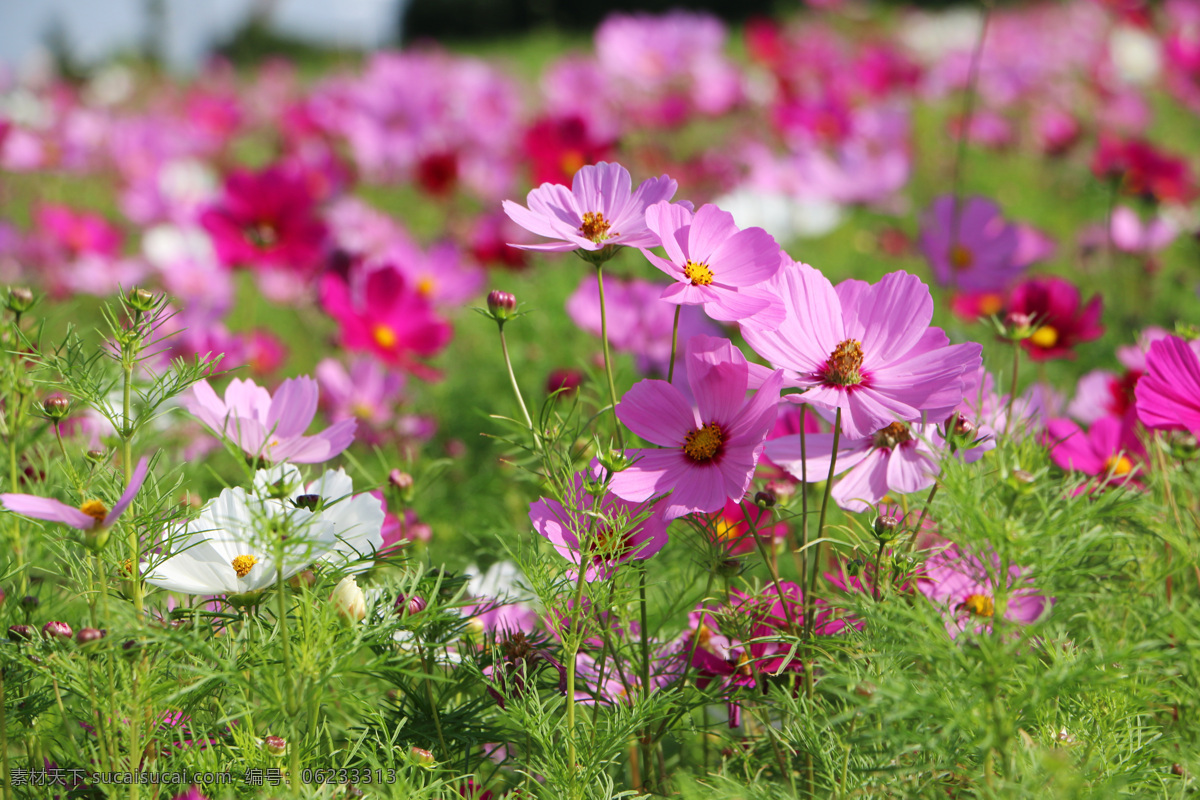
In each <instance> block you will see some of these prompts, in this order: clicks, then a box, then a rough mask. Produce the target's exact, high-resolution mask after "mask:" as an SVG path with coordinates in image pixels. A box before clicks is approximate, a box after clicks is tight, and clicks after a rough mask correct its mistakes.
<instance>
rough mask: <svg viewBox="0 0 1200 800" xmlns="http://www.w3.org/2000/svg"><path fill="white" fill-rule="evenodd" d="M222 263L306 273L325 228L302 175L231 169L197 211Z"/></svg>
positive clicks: (315, 258)
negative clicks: (222, 185) (211, 198)
mask: <svg viewBox="0 0 1200 800" xmlns="http://www.w3.org/2000/svg"><path fill="white" fill-rule="evenodd" d="M200 224H201V225H203V226H204V229H205V230H207V231H208V233H209V235H210V236H212V240H213V246H214V247H215V248H216V251H217V256H218V257H219V258H220V259H221V262H222V263H224V264H225V266H227V267H276V268H282V269H287V270H289V271H293V272H299V273H304V274H307V273H309V272H311V270H313V269H315V268H316V267H317V266H319V264H320V260H321V257H322V255H324V252H325V244H326V240H327V238H328V234H329V231H328V229H327V228H326V226H325V223H324V222H322V221H321V219H320V217H319V216H318V215H317V210H316V202H315V201H314V199H313V195H312V191H311V189H310V188H309V186H308V184H307V183H306V182H305V180H304V178H303V177H302V176H300V175H295V174H292V173H289V172H288V171H286V170H284V169H282V168H280V167H270V168H268V169H265V170H263V171H262V172H250V171H248V170H236V171H234V172H232V173H230V175H229V177H228V178H226V179H225V189H224V192H223V193H222V195H221V198H220V199H219V200H218V201H217V202H216V203H214V204H213V205H212V206H210V207H209V208H208V209H206V210H205V211H204V212H203V213H202V214H201V215H200Z"/></svg>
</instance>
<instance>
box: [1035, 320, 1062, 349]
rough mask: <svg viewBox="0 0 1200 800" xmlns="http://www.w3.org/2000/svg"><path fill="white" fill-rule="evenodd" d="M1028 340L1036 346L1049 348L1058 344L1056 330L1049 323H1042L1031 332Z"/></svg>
mask: <svg viewBox="0 0 1200 800" xmlns="http://www.w3.org/2000/svg"><path fill="white" fill-rule="evenodd" d="M1029 341H1031V342H1033V343H1034V344H1035V345H1037V346H1038V347H1044V348H1046V349H1050V348H1051V347H1054V345H1056V344H1058V331H1057V330H1055V329H1054V328H1053V327H1051V326H1050V325H1043V326H1042V327H1040V328H1038V329H1037V330H1036V331H1034V332H1033V335H1032V336H1030V337H1029Z"/></svg>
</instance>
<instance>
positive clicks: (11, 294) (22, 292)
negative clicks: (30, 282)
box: [5, 286, 33, 314]
mask: <svg viewBox="0 0 1200 800" xmlns="http://www.w3.org/2000/svg"><path fill="white" fill-rule="evenodd" d="M5 305H6V306H7V307H8V310H9V311H11V312H13V313H14V314H24V313H25V312H26V311H28V310H29V309H31V308H33V292H31V291H30V290H29V289H28V288H26V287H24V286H13V287H11V288H10V289H9V290H8V300H7V301H6V302H5Z"/></svg>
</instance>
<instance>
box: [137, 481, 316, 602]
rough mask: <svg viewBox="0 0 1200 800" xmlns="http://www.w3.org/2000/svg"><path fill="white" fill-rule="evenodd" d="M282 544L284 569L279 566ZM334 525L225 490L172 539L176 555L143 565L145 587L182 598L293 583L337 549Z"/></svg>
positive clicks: (267, 500) (287, 506)
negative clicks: (302, 571) (303, 572)
mask: <svg viewBox="0 0 1200 800" xmlns="http://www.w3.org/2000/svg"><path fill="white" fill-rule="evenodd" d="M279 537H283V540H282V549H283V558H282V565H280V564H279V563H277V559H278V556H279V552H280V539H279ZM337 543H338V542H337V539H336V538H335V535H334V526H333V523H332V522H330V521H328V520H324V519H321V518H319V517H318V516H317V515H315V514H313V513H312V512H311V511H308V510H307V509H303V508H294V507H291V505H290V504H285V503H283V502H280V501H278V500H272V499H270V498H266V497H262V496H255V495H248V494H247V493H246V490H245V489H242V488H240V487H239V488H234V489H226V490H225V491H223V492H221V494H220V495H218V496H217V498H216V499H215V500H211V501H209V503H208V504H207V505H206V506H205V507H204V508H203V509H202V510H201V511H200V516H198V517H196V519H194V520H192V521H191V522H189V523H188V524H187V527H186V528H185V530H184V531H183V532H182V535H177V536H175V537H173V541H172V550H173V551H174V555H172V556H171V557H169V558H167V559H166V560H164V561H161V562H159V563H156V564H152V565H143V571H144V572H145V574H146V582H147V583H150V584H153V585H155V586H160V587H162V588H163V589H168V590H170V591H173V592H181V593H183V594H199V595H210V594H214V595H217V594H219V595H224V594H242V593H244V592H253V591H257V590H259V589H265V588H267V587H268V586H273V585H274V584H275V583H276V582H277V581H278V580H279V572H280V571H281V570H282V572H283V578H284V580H286V579H288V578H290V577H292V576H293V575H295V574H296V573H297V572H299V571H300V570H302V569H304V568H305V567H306V566H308V565H309V564H311V563H312V562H313V561H314V560H316V559H317V558H320V557H322V556H324V555H326V554H328V553H329V552H330V551H331V550H332V549H333V547H334V546H335V545H336V544H337Z"/></svg>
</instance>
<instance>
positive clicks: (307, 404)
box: [181, 377, 358, 464]
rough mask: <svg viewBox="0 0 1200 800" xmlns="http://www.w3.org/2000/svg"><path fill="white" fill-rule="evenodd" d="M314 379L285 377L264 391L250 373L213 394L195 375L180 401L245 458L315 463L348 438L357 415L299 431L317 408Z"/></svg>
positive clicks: (346, 443)
mask: <svg viewBox="0 0 1200 800" xmlns="http://www.w3.org/2000/svg"><path fill="white" fill-rule="evenodd" d="M317 394H318V392H317V382H316V381H315V380H313V379H312V378H309V377H300V378H290V379H288V380H286V381H284V382H283V383H282V384H280V386H279V389H277V390H276V392H275V396H274V397H272V396H271V394H270V392H268V391H267V390H266V389H264V388H262V387H261V386H258V385H257V384H255V383H254V381H252V380H250V379H246V380H241V379H239V378H234V379H233V380H232V381H230V383H229V386H227V387H226V388H225V399H224V400H222V399H221V398H219V397H217V393H216V392H215V391H213V388H212V386H210V385H209V383H208V381H200V382H199V383H197V384H196V385H195V386H194V387H193V388H192V394H191V395H190V396H186V397H184V398H183V400H182V401H181V402H182V405H183V407H184V408H186V409H187V410H188V411H190V412H191V413H192V414H194V415H195V416H196V417H197V418H198V419H199V420H200V421H201V422H203V423H204V424H205V425H207V426H208V427H209V428H210V429H212V431H213V432H214V433H216V434H217V435H218V436H225V437H227V438H228V439H230V440H231V441H232V442H234V443H235V444H237V445H238V447H240V448H242V450H243V451H245V453H246V455H247V456H249V457H251V458H260V459H262V460H264V461H267V462H270V463H279V462H282V461H290V462H293V463H297V464H316V463H320V462H322V461H328V460H329V459H331V458H333V457H334V456H336V455H337V454H338V453H340V452H342V451H343V450H345V449H346V448H347V447H349V446H350V443H351V442H353V441H354V429H355V427H356V426H357V424H358V423H357V421H356V420H353V419H347V420H343V421H341V422H336V423H334V424H333V425H331V426H329V427H328V428H326V429H325V430H324V431H322V432H321V433H318V434H317V435H315V436H305V435H304V432H305V431H306V430H308V426H309V425H311V424H312V421H313V417H315V416H316V413H317Z"/></svg>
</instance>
